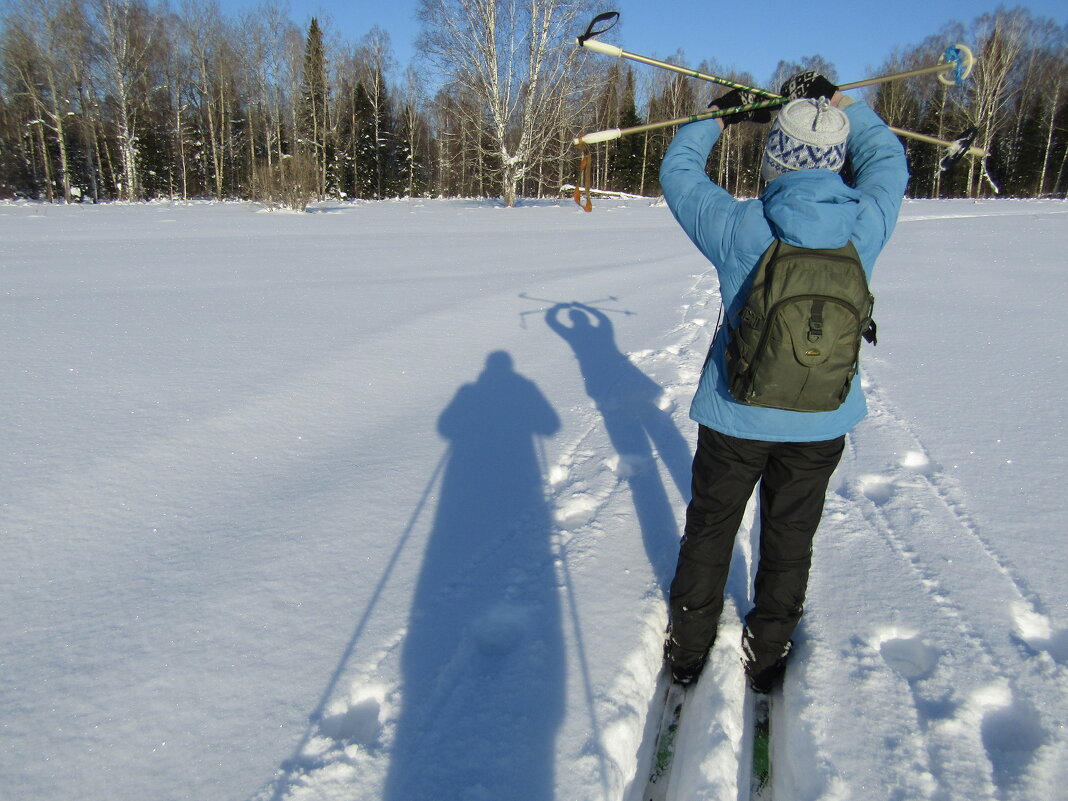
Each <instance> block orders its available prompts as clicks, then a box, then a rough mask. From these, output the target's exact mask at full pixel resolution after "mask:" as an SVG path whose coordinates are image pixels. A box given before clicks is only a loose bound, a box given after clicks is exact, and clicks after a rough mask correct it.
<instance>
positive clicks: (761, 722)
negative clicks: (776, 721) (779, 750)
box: [749, 693, 771, 801]
mask: <svg viewBox="0 0 1068 801" xmlns="http://www.w3.org/2000/svg"><path fill="white" fill-rule="evenodd" d="M749 798H750V801H771V698H769V697H768V696H767V695H764V694H763V693H757V694H756V695H755V703H754V706H753V776H752V780H751V783H750V785H749Z"/></svg>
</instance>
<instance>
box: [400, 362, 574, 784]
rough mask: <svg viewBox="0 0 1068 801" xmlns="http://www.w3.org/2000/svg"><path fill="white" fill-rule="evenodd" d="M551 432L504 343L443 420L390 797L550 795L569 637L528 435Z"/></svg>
mask: <svg viewBox="0 0 1068 801" xmlns="http://www.w3.org/2000/svg"><path fill="white" fill-rule="evenodd" d="M559 426H560V421H559V418H558V417H557V415H556V413H555V412H554V411H553V409H552V407H551V406H550V405H549V403H548V401H547V400H546V399H545V397H544V396H543V395H542V393H541V391H540V390H539V389H538V388H537V386H536V385H535V384H534V383H533V382H532V381H530V380H528V379H526V378H524V377H523V376H521V375H519V374H518V373H516V372H515V371H514V369H513V366H512V359H511V357H510V356H509V355H508V354H507V353H505V352H502V351H497V352H495V353H491V354H490V355H489V357H488V358H487V360H486V365H485V369H484V370H483V371H482V373H481V375H479V377H478V380H477V381H475V382H474V383H471V384H466V385H464V386H462V387H461V388H460V389H459V391H458V392H457V393H456V395H455V397H454V398H453V400H452V401H451V402H450V403H449V405H448V407H447V408H446V409H445V410H444V412H442V414H441V416H440V418H439V420H438V431H439V433H440V434H441V435H442V436H443V437H445V438H446V439H447V440H448V441H449V443H450V446H449V453H448V459H447V464H446V466H445V472H444V477H443V481H442V487H441V498H440V501H439V503H438V507H437V511H436V516H435V521H434V527H433V530H432V532H431V534H430V539H429V542H428V545H427V549H426V553H425V555H424V559H423V565H422V568H421V570H420V574H419V579H418V584H417V585H416V589H415V594H414V598H413V600H412V613H411V620H410V622H409V626H408V632H407V636H406V638H405V642H404V645H403V652H402V657H401V660H402V662H401V667H402V671H403V684H402V688H401V693H402V695H401V698H402V700H401V707H402V708H401V714H400V717H399V720H398V722H397V729H396V737H395V740H394V744H393V746H392V754H393V755H392V759H391V762H390V768H389V776H388V778H387V782H386V787H385V793H384V796H383V797H384V798H385V799H388V800H389V801H422V800H423V799H426V800H427V801H429V800H430V799H435V800H437V799H442V798H464V799H487V800H488V799H494V801H496V799H501V798H509V799H529V800H530V801H550V799H552V798H553V795H554V770H553V768H554V757H555V752H554V744H555V737H556V731H557V729H558V727H559V725H560V722H561V720H562V717H563V705H564V682H565V674H564V643H563V632H562V621H561V610H560V603H559V592H558V588H557V584H558V581H557V577H556V571H555V567H554V557H553V550H552V544H551V541H550V537H551V534H552V523H551V516H550V512H549V508H548V505H547V503H546V490H545V480H544V477H543V475H542V466H541V465H540V464H539V460H538V456H537V447H536V444H537V443H536V438H537V437H546V436H549V435H551V434H553V433H555V432H556V431H557V430H558V429H559Z"/></svg>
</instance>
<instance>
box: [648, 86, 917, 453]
mask: <svg viewBox="0 0 1068 801" xmlns="http://www.w3.org/2000/svg"><path fill="white" fill-rule="evenodd" d="M843 111H844V112H845V113H846V115H847V116H848V117H849V139H848V140H847V142H846V150H847V158H848V163H849V164H850V166H851V169H852V174H853V179H852V180H853V185H852V186H849V185H847V184H846V183H845V182H844V181H843V180H842V178H841V177H839V176H838V175H837V174H836V173H833V172H831V171H830V170H822V169H821V170H800V171H798V172H793V173H787V174H786V175H783V176H781V177H779V178H776V179H775V180H774V181H772V182H771V183H770V184H768V186H767V188H766V189H765V190H764V192H763V194H762V195H761V196H760V198H758V199H756V200H746V201H740V200H735V199H734V198H733V197H732V196H731V195H730V194H729V193H728V192H727V191H726V190H724V189H722V188H721V187H719V186H717V185H716V184H714V183H713V182H712V181H711V180H709V178H708V176H707V175H706V174H705V164H706V162H707V160H708V154H709V151H711V150H712V146H713V145H714V144H715V143H716V140H717V139H718V138H719V136H720V133H721V130H720V127H719V125H718V124H716V122H715V121H714V120H705V121H702V122H694V123H690V124H688V125H684V126H682V127H681V128H680V129H679V132H678V133H677V134H676V135H675V138H674V139H673V140H672V142H671V147H669V148H668V152H667V155H666V156H665V157H664V161H663V163H662V164H661V166H660V184H661V186H662V187H663V190H664V197H665V198H666V199H667V203H668V206H669V207H670V208H671V212H672V214H674V215H675V219H676V220H678V222H679V225H681V226H682V229H683V230H684V231H685V232H686V234H687V235H688V236H689V237H690V239H691V240H692V241H693V243H694V244H695V245H697V247H698V249H699V250H700V251H701V252H702V253H703V254H704V255H705V257H706V258H707V259H708V260H709V261H710V262H712V264H713V265H715V267H716V272H717V273H718V274H719V284H720V293H721V296H722V300H723V307H724V314H725V315H727V319H733V315H735V314H736V313H737V312H738V311H739V310H740V309H741V307H742V306H744V305H745V299H746V297H747V296H748V294H749V289H750V287H751V286H752V274H753V272H754V269H755V267H756V265H757V263H758V262H759V261H760V257H761V256H762V255H763V254H764V251H766V250H767V249H768V247H769V246H770V245H771V243H772V242H773V241H774V240H775V239H776V238H779V239H782V240H783V241H784V242H787V243H788V244H791V245H796V246H799V247H806V248H839V247H842V246H843V245H845V244H846V242H847V241H850V240H851V241H852V242H853V244H854V245H855V246H856V248H857V251H858V253H859V254H860V259H861V263H862V264H863V265H864V270H865V272H866V273H867V274H868V278H869V280H870V279H871V273H872V267H873V266H874V264H875V258H876V257H877V256H878V255H879V252H880V251H881V250H882V249H883V246H884V245H885V244H886V241H887V240H888V239H889V238H890V234H891V232H892V231H893V230H894V224H895V222H896V221H897V215H898V211H899V209H900V208H901V199H902V196H903V195H904V192H905V184H906V183H907V182H908V167H907V165H906V163H905V153H904V150H903V149H902V147H901V143H900V142H899V141H898V140H897V137H896V136H895V135H894V134H893V133H892V132H891V131H890V129H889V128H887V126H886V123H884V122H883V121H882V120H881V119H880V118H879V117H878V115H876V114H875V112H874V111H872V110H871V109H870V108H869V107H868V106H867V104H866V103H864V102H862V101H857V102H854V103H852V104H850V105H848V106H846V107H844V108H843ZM726 340H727V337H726V336H719V337H716V341H715V345H714V346H713V350H712V353H711V356H710V358H709V359H708V361H707V363H706V365H705V369H704V372H703V374H702V375H701V381H700V384H699V385H698V388H697V393H696V395H695V396H694V399H693V403H692V404H691V406H690V417H691V418H692V419H693V420H695V421H697V422H698V423H700V424H702V425H704V426H708V427H709V428H713V429H715V430H716V431H719V432H721V433H723V434H727V435H729V436H732V437H740V438H742V439H754V440H765V441H770V442H819V441H822V440H829V439H835V438H836V437H840V436H842V435H843V434H845V433H846V432H848V431H849V430H850V429H852V428H853V426H855V425H856V424H857V423H859V422H860V421H861V420H862V419H863V417H864V415H865V414H866V413H867V404H866V403H865V400H864V392H863V390H862V389H861V386H860V378H859V376H858V377H857V378H855V379H854V380H853V384H852V388H851V389H850V392H849V395H848V396H847V397H846V400H845V402H844V403H843V404H842V405H841V406H840V407H838V408H837V409H836V410H834V411H833V412H789V411H784V410H781V409H766V408H762V407H758V406H747V405H745V404H742V403H738V402H737V401H736V400H734V398H733V396H732V395H731V394H730V391H729V390H728V388H727V380H726V361H725V353H726Z"/></svg>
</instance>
